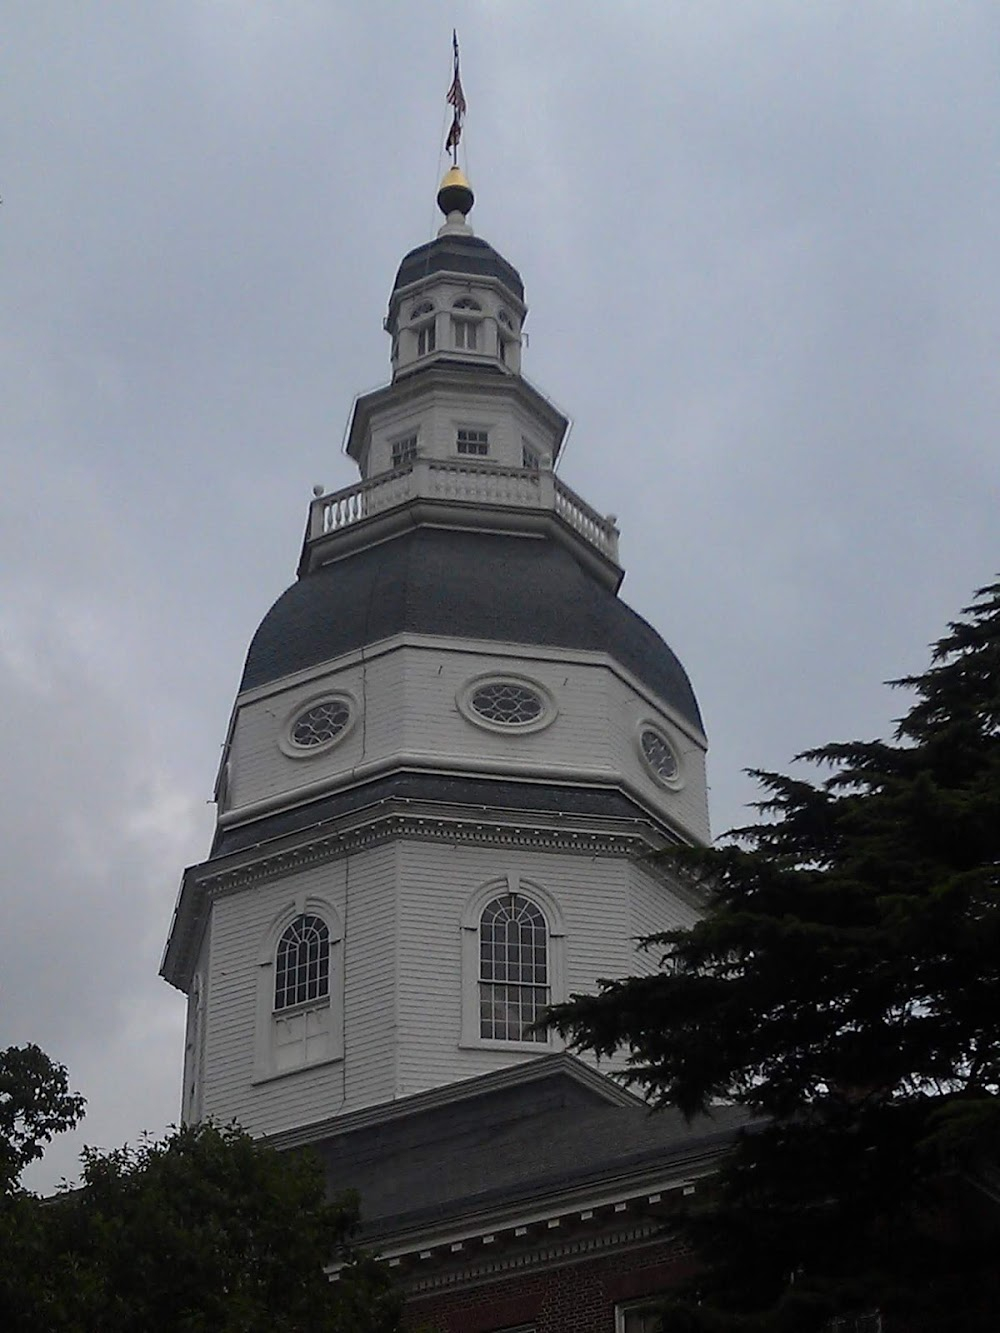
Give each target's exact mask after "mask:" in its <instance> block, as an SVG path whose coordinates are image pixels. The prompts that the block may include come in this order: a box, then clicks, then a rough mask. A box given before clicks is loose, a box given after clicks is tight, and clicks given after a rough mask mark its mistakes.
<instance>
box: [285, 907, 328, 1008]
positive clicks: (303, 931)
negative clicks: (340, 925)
mask: <svg viewBox="0 0 1000 1333" xmlns="http://www.w3.org/2000/svg"><path fill="white" fill-rule="evenodd" d="M329 994H330V929H329V927H328V926H327V924H326V922H325V921H324V920H323V918H322V917H319V916H313V915H311V914H309V915H306V914H303V915H302V916H297V917H296V918H295V920H294V921H293V922H292V924H291V925H290V926H288V927H287V928H286V930H285V931H284V932H283V934H282V936H281V939H280V940H279V941H278V948H277V951H276V953H275V959H274V1009H275V1012H276V1013H277V1012H278V1011H279V1010H281V1009H289V1008H291V1007H292V1005H296V1004H306V1003H308V1002H309V1001H310V1000H322V999H326V998H327V997H328V996H329Z"/></svg>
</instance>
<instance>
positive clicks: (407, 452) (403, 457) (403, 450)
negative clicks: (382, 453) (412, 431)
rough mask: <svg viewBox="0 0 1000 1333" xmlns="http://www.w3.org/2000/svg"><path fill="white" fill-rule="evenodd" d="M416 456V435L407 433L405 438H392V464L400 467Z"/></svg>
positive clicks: (410, 461)
mask: <svg viewBox="0 0 1000 1333" xmlns="http://www.w3.org/2000/svg"><path fill="white" fill-rule="evenodd" d="M416 456H417V437H416V436H415V435H407V436H406V438H405V439H402V440H393V442H392V466H393V467H402V466H403V464H404V463H412V462H413V460H414V459H415V458H416Z"/></svg>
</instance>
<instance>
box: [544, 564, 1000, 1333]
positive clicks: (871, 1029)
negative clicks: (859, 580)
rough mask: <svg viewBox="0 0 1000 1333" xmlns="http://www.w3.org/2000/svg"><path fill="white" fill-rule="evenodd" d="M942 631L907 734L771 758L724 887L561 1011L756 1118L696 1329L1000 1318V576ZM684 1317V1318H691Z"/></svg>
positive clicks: (915, 681) (992, 1324)
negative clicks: (857, 1314) (641, 968)
mask: <svg viewBox="0 0 1000 1333" xmlns="http://www.w3.org/2000/svg"><path fill="white" fill-rule="evenodd" d="M963 617H964V618H963V619H962V620H959V621H957V622H956V623H954V624H952V625H951V626H950V627H949V632H948V634H947V635H946V636H945V637H944V638H942V639H941V640H940V642H939V643H937V644H936V645H935V648H934V652H933V658H932V662H931V665H930V667H929V668H928V670H927V671H925V672H924V673H923V674H922V675H919V676H914V677H907V678H905V679H904V680H901V681H896V682H893V684H895V685H898V686H901V687H904V688H906V689H908V690H910V691H912V692H913V695H914V696H915V699H914V702H913V703H912V706H911V707H910V709H909V711H908V712H907V713H906V715H905V716H904V717H903V718H902V720H901V721H900V722H899V724H898V726H897V730H896V733H895V737H894V739H893V741H892V742H884V741H869V742H854V743H851V744H846V745H829V746H825V747H823V748H822V749H819V750H814V751H811V752H809V753H807V754H805V755H802V756H800V759H803V760H805V761H807V762H809V763H812V764H813V765H818V766H821V767H826V768H828V769H829V770H830V775H829V776H828V777H827V778H826V779H825V780H823V781H821V782H810V781H805V780H802V779H799V778H791V777H786V776H782V775H780V774H776V773H767V772H758V773H757V774H756V776H757V778H758V780H759V782H760V784H761V786H762V788H763V793H764V794H763V799H762V800H761V801H760V803H759V805H758V807H757V808H758V810H759V812H760V816H761V818H760V820H759V822H757V823H755V824H752V825H750V826H748V827H746V828H743V829H739V830H736V831H735V832H734V834H733V835H732V840H731V841H730V842H729V843H728V844H727V845H725V846H722V847H719V848H717V849H686V850H685V851H684V852H681V853H678V854H676V855H675V856H674V857H673V858H672V859H673V862H674V866H675V869H676V872H677V873H678V874H680V875H685V876H688V877H691V878H692V879H694V880H695V881H697V882H698V883H699V884H700V885H701V886H702V887H703V888H704V889H705V891H706V892H707V894H708V896H709V908H708V911H707V913H706V915H705V917H704V919H703V920H702V921H701V922H700V923H699V924H698V925H696V926H695V927H694V928H693V929H691V930H689V931H671V932H668V933H666V934H664V935H660V936H656V937H654V938H653V939H652V940H650V941H647V942H646V943H647V947H650V948H653V949H655V950H658V951H659V953H660V954H661V955H662V958H663V964H664V966H663V967H662V968H661V970H660V971H659V972H658V973H657V974H656V975H654V976H651V977H644V978H635V977H633V978H627V979H625V980H622V981H613V982H604V983H602V985H601V989H600V992H599V994H597V995H596V996H590V997H582V996H576V997H574V998H573V999H572V1000H571V1002H570V1003H568V1004H566V1005H562V1006H559V1007H557V1008H556V1009H555V1010H554V1012H553V1014H552V1021H553V1023H554V1025H555V1026H556V1027H558V1028H559V1029H560V1030H561V1031H562V1032H563V1033H564V1034H566V1035H568V1036H570V1037H571V1040H572V1043H573V1044H574V1045H575V1046H576V1047H578V1048H582V1049H591V1050H595V1051H598V1052H601V1053H610V1052H611V1051H613V1050H615V1049H618V1048H621V1047H622V1046H626V1047H628V1048H630V1050H631V1066H630V1074H629V1077H630V1078H631V1079H632V1080H633V1081H634V1082H636V1083H637V1084H639V1085H641V1086H643V1087H644V1088H645V1089H647V1090H648V1091H649V1093H650V1094H651V1096H652V1097H653V1099H654V1100H655V1101H656V1102H657V1103H658V1104H661V1105H667V1104H670V1105H675V1106H679V1107H680V1108H681V1109H682V1110H683V1111H684V1112H685V1113H687V1114H688V1115H692V1114H695V1113H697V1112H699V1111H703V1110H706V1109H708V1108H710V1107H711V1105H712V1103H713V1102H716V1101H720V1100H721V1101H726V1102H730V1103H736V1104H738V1105H742V1106H743V1107H745V1108H746V1109H747V1112H748V1114H749V1115H751V1116H759V1117H761V1119H760V1120H759V1121H758V1123H757V1125H756V1127H755V1128H754V1130H753V1131H752V1132H747V1133H745V1134H744V1135H743V1136H742V1137H741V1139H740V1141H739V1143H738V1145H737V1148H736V1150H735V1152H734V1154H733V1156H732V1158H731V1159H730V1162H729V1165H728V1167H727V1168H725V1169H724V1171H723V1172H722V1174H721V1177H720V1186H719V1193H718V1206H717V1207H714V1208H712V1209H710V1210H708V1211H707V1212H706V1213H704V1214H696V1215H692V1216H691V1217H690V1218H689V1222H688V1225H689V1226H690V1228H691V1230H692V1233H693V1234H694V1236H695V1239H696V1240H697V1242H698V1243H699V1245H700V1247H701V1251H702V1253H703V1254H704V1255H705V1257H706V1261H707V1268H706V1271H705V1273H704V1274H703V1275H702V1277H701V1278H700V1279H699V1287H700V1293H699V1294H700V1296H701V1297H702V1302H701V1304H700V1305H698V1304H691V1303H689V1304H687V1305H683V1303H682V1305H681V1306H679V1307H676V1308H675V1311H674V1317H675V1318H676V1319H677V1320H678V1321H683V1322H679V1323H678V1326H679V1327H681V1328H684V1327H689V1328H691V1329H692V1330H696V1329H702V1330H709V1329H712V1330H723V1329H745V1330H751V1329H760V1330H764V1329H769V1330H771V1329H774V1330H780V1329H786V1328H787V1329H795V1330H808V1329H812V1328H821V1327H823V1325H824V1322H825V1321H826V1320H828V1319H829V1318H830V1317H831V1315H833V1314H835V1313H837V1312H838V1311H841V1310H863V1309H865V1308H872V1307H874V1306H879V1307H880V1308H881V1309H882V1310H883V1312H884V1315H885V1318H886V1322H887V1327H888V1328H890V1329H891V1328H893V1327H894V1325H893V1322H892V1321H893V1319H895V1320H897V1324H896V1325H895V1326H898V1327H900V1328H906V1329H907V1330H922V1329H927V1330H931V1329H933V1330H935V1331H936V1333H941V1331H942V1330H947V1329H955V1330H958V1329H962V1330H964V1331H965V1333H971V1331H972V1330H978V1329H983V1330H985V1329H991V1330H992V1329H995V1328H996V1327H1000V1288H998V1281H997V1276H996V1265H995V1262H994V1254H995V1249H996V1244H997V1235H996V1230H997V1221H996V1214H995V1205H993V1206H992V1208H993V1210H994V1211H991V1206H989V1205H987V1204H986V1202H985V1200H986V1194H985V1193H983V1192H982V1191H980V1190H979V1189H978V1185H979V1184H980V1183H982V1182H983V1180H984V1179H985V1177H987V1176H988V1175H989V1174H990V1173H991V1172H993V1171H994V1170H995V1168H996V1165H997V1163H998V1162H1000V1109H998V1108H1000V1022H998V1021H997V1020H998V1016H1000V584H996V585H993V586H991V587H987V588H984V589H982V590H980V592H979V593H978V594H977V596H976V600H975V602H974V603H973V604H972V605H971V606H969V607H967V608H965V609H964V611H963ZM670 1326H671V1327H674V1325H673V1324H671V1325H670Z"/></svg>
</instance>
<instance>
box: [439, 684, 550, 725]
mask: <svg viewBox="0 0 1000 1333" xmlns="http://www.w3.org/2000/svg"><path fill="white" fill-rule="evenodd" d="M493 684H496V685H519V686H520V687H521V688H522V689H525V690H530V691H531V693H532V694H537V695H538V698H539V701H540V702H541V705H542V706H541V710H540V711H539V714H538V716H537V717H534V718H532V719H531V720H530V721H528V722H494V721H493V720H492V719H490V718H488V717H484V716H483V715H482V713H480V712H478V711H477V710H476V709H475V707H473V703H472V696H473V695H474V694H475V693H476V691H477V690H479V689H481V688H482V687H483V686H484V685H493ZM455 702H456V704H457V705H458V711H459V712H460V713H461V714H462V716H463V717H464V718H465V720H466V721H467V722H471V723H472V725H473V726H474V727H481V728H482V730H483V731H492V732H495V733H496V734H497V735H500V736H525V735H528V734H529V733H530V732H534V731H544V730H545V728H546V727H548V726H551V725H552V723H553V722H554V721H555V720H556V718H557V717H558V715H559V709H558V708H557V707H556V701H555V699H554V698H553V697H552V692H551V690H549V689H548V688H547V687H546V686H544V685H543V684H542V683H541V682H540V681H537V680H534V679H532V677H531V676H524V675H515V674H514V673H513V672H504V671H484V672H483V673H482V674H481V675H478V676H473V677H472V679H471V680H467V681H466V682H465V684H464V685H463V686H462V687H461V688H460V689H459V691H458V693H457V694H456V695H455Z"/></svg>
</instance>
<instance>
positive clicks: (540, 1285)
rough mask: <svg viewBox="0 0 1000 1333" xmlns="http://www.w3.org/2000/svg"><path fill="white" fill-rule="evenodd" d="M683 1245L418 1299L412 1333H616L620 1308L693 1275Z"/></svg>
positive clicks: (409, 1321)
mask: <svg viewBox="0 0 1000 1333" xmlns="http://www.w3.org/2000/svg"><path fill="white" fill-rule="evenodd" d="M692 1266H693V1261H692V1259H691V1257H690V1253H689V1251H688V1250H687V1249H686V1247H685V1246H684V1245H683V1243H682V1242H680V1241H678V1240H666V1241H660V1242H657V1243H656V1244H655V1245H648V1246H644V1247H642V1248H641V1249H632V1250H623V1251H619V1252H618V1253H611V1254H603V1255H593V1256H588V1257H586V1258H585V1259H583V1260H576V1261H574V1262H572V1263H566V1264H564V1265H561V1266H559V1267H552V1268H546V1269H543V1270H541V1271H536V1272H533V1273H524V1272H513V1273H511V1274H510V1276H509V1277H507V1278H498V1279H497V1280H496V1281H493V1282H490V1283H487V1284H484V1285H482V1286H477V1287H466V1288H463V1289H462V1290H458V1291H450V1292H445V1293H439V1294H434V1295H430V1296H423V1297H414V1298H412V1299H411V1300H410V1302H409V1303H408V1305H407V1312H406V1327H407V1328H409V1329H414V1330H416V1329H420V1330H424V1329H428V1330H431V1329H433V1330H434V1333H494V1331H495V1330H498V1329H508V1328H517V1327H519V1326H520V1325H523V1324H527V1325H529V1326H530V1327H532V1328H534V1329H535V1330H537V1333H614V1327H615V1316H614V1309H615V1305H616V1304H617V1303H618V1302H621V1301H632V1300H638V1299H641V1298H642V1297H643V1296H655V1295H656V1294H657V1293H659V1292H662V1291H665V1290H667V1289H669V1288H670V1287H671V1286H673V1285H674V1284H675V1283H677V1282H678V1281H679V1280H680V1279H681V1278H682V1277H685V1276H687V1274H688V1273H689V1272H690V1271H691V1268H692Z"/></svg>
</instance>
